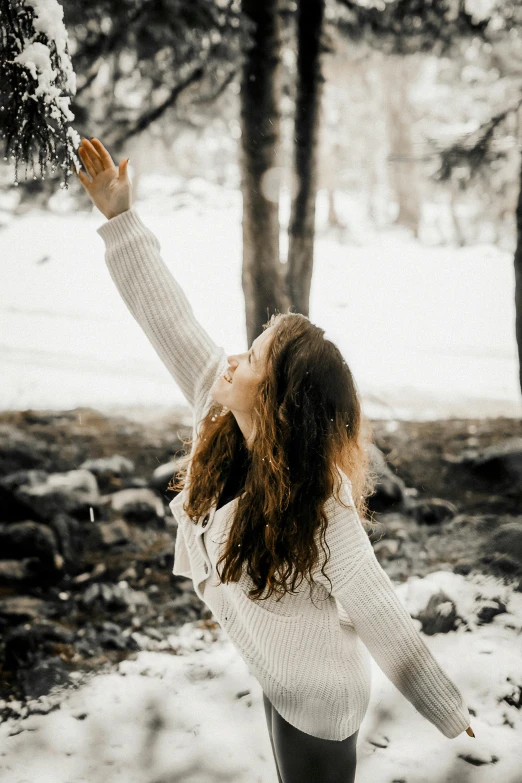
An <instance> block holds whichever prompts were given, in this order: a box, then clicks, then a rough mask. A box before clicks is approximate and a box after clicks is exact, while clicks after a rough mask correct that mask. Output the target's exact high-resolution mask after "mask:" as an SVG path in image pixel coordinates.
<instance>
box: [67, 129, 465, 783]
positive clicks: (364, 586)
mask: <svg viewBox="0 0 522 783" xmlns="http://www.w3.org/2000/svg"><path fill="white" fill-rule="evenodd" d="M79 153H80V157H81V159H82V162H83V164H84V166H85V168H86V170H87V172H88V174H89V175H90V178H89V177H87V176H86V174H84V173H83V172H82V171H80V172H79V174H78V176H79V178H80V181H81V183H82V184H83V186H84V187H85V189H86V191H87V193H88V194H89V196H90V197H91V199H92V201H93V202H94V204H95V205H96V206H97V207H98V208H99V209H100V211H101V212H102V213H103V214H104V215H105V217H107V219H108V222H107V223H105V224H104V225H102V226H101V227H100V228H99V229H98V233H99V234H100V236H101V237H102V238H103V239H104V241H105V242H106V263H107V265H108V268H109V271H110V274H111V276H112V278H113V280H114V282H115V284H116V286H117V287H118V290H119V292H120V294H121V296H122V297H123V299H124V301H125V303H126V304H127V307H128V309H129V310H130V312H131V313H132V315H133V316H134V318H135V319H136V320H137V321H138V323H139V324H140V326H141V327H142V328H143V330H144V331H145V333H146V334H147V336H148V338H149V340H150V341H151V343H152V345H153V346H154V348H155V350H156V352H157V353H158V355H159V356H160V358H161V359H162V361H163V362H164V363H165V365H166V367H167V368H168V370H169V371H170V373H171V374H172V376H173V378H174V379H175V381H176V382H177V384H178V385H179V387H180V388H181V390H182V392H183V394H184V395H185V397H186V399H187V401H188V403H189V404H190V405H191V407H192V409H193V416H194V418H193V425H194V426H193V439H192V447H191V451H190V453H189V454H188V455H187V457H186V458H185V459H184V461H183V468H184V470H183V471H181V472H180V473H178V477H179V478H178V481H177V482H175V481H174V480H173V482H172V488H173V489H180V490H181V491H180V492H179V493H178V494H177V496H176V497H175V498H174V500H173V501H172V502H171V504H170V506H171V508H172V512H173V514H174V515H175V516H176V518H177V520H178V529H177V534H176V543H175V559H174V567H173V573H174V574H176V575H179V576H186V577H188V578H190V579H192V580H193V583H194V589H195V591H196V594H197V595H198V596H199V597H200V598H201V599H202V600H203V601H205V603H206V604H207V605H208V606H209V607H210V609H211V610H212V612H213V614H214V615H215V617H216V618H217V620H218V621H219V623H220V625H221V626H222V627H223V628H224V630H225V631H226V633H227V635H228V636H229V637H230V639H231V640H232V642H233V643H234V644H235V645H236V647H237V649H238V651H239V652H240V654H241V655H242V656H243V659H244V660H245V661H246V663H247V664H248V666H249V668H250V670H251V672H252V673H253V674H254V676H255V677H256V678H257V680H258V681H259V683H260V684H261V687H262V689H263V696H264V708H265V714H266V720H267V725H268V731H269V736H270V742H271V745H272V750H273V753H274V760H275V763H276V770H277V774H278V779H279V781H280V783H303V781H313V782H314V783H341V782H342V783H349V781H353V780H354V777H355V768H356V743H357V735H358V730H359V726H360V724H361V722H362V719H363V717H364V715H365V712H366V709H367V706H368V701H369V696H370V660H369V656H368V651H369V653H371V655H372V656H373V657H374V659H375V660H376V662H377V663H378V665H379V666H380V667H381V669H382V670H383V671H384V673H385V674H386V675H387V676H388V677H389V679H390V680H391V681H392V682H393V683H394V684H395V685H396V686H397V688H398V689H399V690H400V691H401V692H402V693H403V695H404V696H405V697H406V698H407V699H408V700H409V701H410V702H411V703H412V704H413V705H414V706H415V707H416V709H417V710H418V711H419V712H420V714H421V715H423V716H424V717H425V718H427V719H428V720H430V721H431V722H432V723H433V724H434V725H435V726H436V727H437V728H438V729H439V730H440V731H441V732H442V733H443V734H444V735H445V736H447V737H450V738H452V737H456V736H458V735H459V734H460V733H461V732H463V731H464V730H466V731H467V733H468V734H470V736H474V735H473V732H472V730H471V727H470V726H469V712H468V710H467V708H466V706H465V704H464V702H463V699H462V696H461V694H460V692H459V690H458V689H457V688H456V687H455V685H454V684H453V683H452V682H451V680H450V679H449V678H448V677H447V676H446V674H445V673H444V672H443V671H442V669H441V668H440V666H439V665H438V663H437V662H436V660H435V659H434V657H433V656H432V654H431V653H430V651H429V650H428V648H427V646H426V645H425V643H424V641H423V639H422V637H421V636H420V634H419V633H418V632H417V629H416V626H415V624H414V623H413V621H412V619H411V617H410V615H409V614H408V612H407V611H406V609H405V608H404V606H403V605H402V604H401V602H400V601H399V599H398V597H397V595H396V593H395V590H394V589H393V586H392V583H391V581H390V579H389V578H388V576H387V575H386V573H385V572H384V571H383V569H382V568H381V567H380V565H379V563H378V561H377V559H376V557H375V555H374V552H373V548H372V545H371V542H370V540H369V538H368V535H367V533H366V531H365V530H364V528H363V526H362V524H361V519H362V518H364V516H365V512H366V511H367V506H366V501H365V498H366V497H367V496H368V495H369V494H370V490H371V489H372V488H373V484H372V483H371V481H370V478H369V477H370V471H369V469H368V457H367V450H366V449H365V448H364V441H363V438H362V434H361V433H362V429H363V423H364V424H366V425H367V426H368V423H367V422H364V421H363V417H362V414H361V406H360V402H359V398H358V394H357V391H356V388H355V384H354V381H353V378H352V375H351V373H350V370H349V368H348V366H347V365H346V362H345V361H344V360H343V358H342V356H341V354H340V352H339V350H338V349H337V347H336V346H335V345H334V344H333V343H331V342H330V341H329V340H326V339H324V330H322V329H320V328H319V327H317V326H314V325H313V324H311V323H310V321H309V319H308V318H305V317H304V316H302V315H300V314H297V313H286V314H277V315H274V316H272V318H271V319H270V320H269V322H268V323H267V324H265V327H266V328H265V329H264V331H263V332H262V333H261V334H260V335H259V336H258V337H257V338H256V339H255V340H254V342H253V344H252V346H251V349H250V350H249V351H247V352H244V353H239V354H233V355H231V356H228V357H227V356H226V354H225V352H224V351H223V349H222V348H220V347H219V346H217V345H216V344H215V343H214V341H213V340H212V339H211V338H210V336H209V335H208V334H207V332H206V331H205V330H204V329H203V327H202V326H201V324H200V323H199V322H198V321H197V320H196V318H195V317H194V314H193V312H192V308H191V306H190V304H189V302H188V300H187V299H186V297H185V294H184V293H183V291H182V290H181V288H180V286H179V284H178V283H177V281H176V280H175V279H174V277H173V276H172V275H171V273H170V272H169V270H168V269H167V267H166V266H165V264H164V263H163V261H162V259H161V256H160V253H159V251H160V245H159V242H158V241H157V239H156V237H155V236H154V234H152V232H150V231H149V230H148V229H147V228H146V226H144V224H143V223H142V221H141V219H140V218H139V216H138V215H137V213H136V211H135V210H134V209H133V208H132V206H131V197H130V182H129V179H128V176H127V164H128V160H127V161H121V162H120V165H119V168H116V166H115V165H114V163H113V161H112V158H111V156H110V155H109V153H108V152H107V150H106V149H105V148H104V146H103V145H102V144H101V143H100V142H99V141H98V140H96V139H93V140H92V143H90V142H89V141H87V140H83V141H82V144H81V146H80V149H79ZM189 479H190V480H189ZM324 544H326V545H327V546H326V549H325V547H324ZM222 547H224V549H223V548H222ZM319 548H321V550H322V553H323V554H324V555H326V557H325V559H324V561H323V559H322V558H320V557H319ZM305 576H306V578H307V582H308V583H309V587H310V590H308V589H306V587H302V583H303V580H304V577H305ZM290 577H292V578H291V584H289V581H290ZM299 577H300V581H299V584H298V585H297V584H296V582H297V579H298V578H299ZM312 588H315V591H316V592H315V595H314V594H313V589H312ZM265 592H266V593H267V594H266V595H263V594H264V593H265ZM361 641H362V642H363V643H364V646H363V644H361Z"/></svg>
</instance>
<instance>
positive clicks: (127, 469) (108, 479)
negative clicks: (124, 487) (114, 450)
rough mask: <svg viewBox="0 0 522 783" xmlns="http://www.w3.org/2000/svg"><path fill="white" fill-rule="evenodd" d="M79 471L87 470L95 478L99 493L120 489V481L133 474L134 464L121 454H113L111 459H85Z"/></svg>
mask: <svg viewBox="0 0 522 783" xmlns="http://www.w3.org/2000/svg"><path fill="white" fill-rule="evenodd" d="M80 469H84V470H89V471H90V472H91V473H92V474H93V475H94V476H96V480H97V482H98V486H99V487H100V489H101V491H102V492H108V491H110V490H114V489H118V488H120V487H121V479H122V478H123V477H125V476H130V475H131V474H132V473H134V463H133V462H131V460H130V459H127V458H126V457H122V456H121V454H113V455H112V457H100V458H98V459H87V460H85V462H82V464H81V465H80Z"/></svg>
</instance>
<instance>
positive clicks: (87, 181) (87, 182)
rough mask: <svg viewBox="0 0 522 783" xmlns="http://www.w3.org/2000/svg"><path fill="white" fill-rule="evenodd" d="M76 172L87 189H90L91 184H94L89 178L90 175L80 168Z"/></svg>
mask: <svg viewBox="0 0 522 783" xmlns="http://www.w3.org/2000/svg"><path fill="white" fill-rule="evenodd" d="M76 173H77V175H78V179H79V180H80V182H81V183H82V185H83V186H84V188H85V190H87V191H88V190H89V185H92V181H91V180H90V179H89V177H88V176H87V175H86V174H84V173H83V171H82V170H81V169H78V171H77V172H76Z"/></svg>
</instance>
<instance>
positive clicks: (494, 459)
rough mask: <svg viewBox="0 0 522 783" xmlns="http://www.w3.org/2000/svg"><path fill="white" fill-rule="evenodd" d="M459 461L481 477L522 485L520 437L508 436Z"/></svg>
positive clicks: (521, 441)
mask: <svg viewBox="0 0 522 783" xmlns="http://www.w3.org/2000/svg"><path fill="white" fill-rule="evenodd" d="M461 461H462V463H463V464H466V465H468V466H469V467H470V468H471V469H472V470H473V472H474V473H476V474H477V475H479V476H481V478H485V479H488V480H491V481H502V480H506V479H507V480H509V481H512V482H513V483H514V484H515V486H519V487H521V486H522V438H508V439H507V440H505V441H504V442H503V443H500V444H495V445H493V446H488V447H487V448H485V449H482V451H478V452H477V453H476V454H468V455H466V456H464V457H463V458H462V460H461Z"/></svg>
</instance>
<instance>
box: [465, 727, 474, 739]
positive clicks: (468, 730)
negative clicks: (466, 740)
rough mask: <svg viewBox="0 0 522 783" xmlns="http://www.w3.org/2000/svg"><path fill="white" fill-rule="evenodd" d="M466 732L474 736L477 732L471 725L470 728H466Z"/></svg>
mask: <svg viewBox="0 0 522 783" xmlns="http://www.w3.org/2000/svg"><path fill="white" fill-rule="evenodd" d="M466 734H469V736H470V737H474V736H475V734H474V733H473V729H472V728H471V726H468V728H467V729H466Z"/></svg>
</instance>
